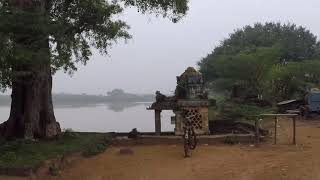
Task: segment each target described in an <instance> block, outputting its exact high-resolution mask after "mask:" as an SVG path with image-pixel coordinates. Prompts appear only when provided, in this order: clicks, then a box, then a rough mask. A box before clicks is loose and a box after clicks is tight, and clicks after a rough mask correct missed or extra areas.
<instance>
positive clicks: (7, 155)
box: [0, 132, 111, 167]
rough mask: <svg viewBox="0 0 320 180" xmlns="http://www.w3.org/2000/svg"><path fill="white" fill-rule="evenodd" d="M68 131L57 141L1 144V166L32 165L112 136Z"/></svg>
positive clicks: (99, 142)
mask: <svg viewBox="0 0 320 180" xmlns="http://www.w3.org/2000/svg"><path fill="white" fill-rule="evenodd" d="M72 133H73V134H72V135H70V134H69V133H66V134H64V135H62V137H60V138H59V139H58V140H56V141H44V140H43V141H34V140H23V139H21V140H20V139H19V140H15V141H8V142H3V144H1V146H0V166H4V167H7V166H10V167H22V166H23V167H30V166H34V165H37V164H39V163H41V162H43V161H45V160H47V159H50V158H54V157H57V156H61V155H64V154H67V153H70V152H76V151H80V152H81V151H82V152H84V151H87V149H88V147H91V146H95V145H97V146H100V145H99V144H101V143H104V142H106V140H108V139H110V138H111V137H110V136H108V135H106V134H102V133H76V134H77V135H76V136H74V134H75V132H72Z"/></svg>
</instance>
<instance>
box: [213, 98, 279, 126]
mask: <svg viewBox="0 0 320 180" xmlns="http://www.w3.org/2000/svg"><path fill="white" fill-rule="evenodd" d="M275 111H276V110H275V109H274V108H272V107H258V106H256V105H254V104H241V103H236V102H233V101H230V100H229V101H225V102H223V103H221V104H219V105H218V106H217V107H209V119H210V120H211V121H214V120H237V121H251V120H254V119H256V118H257V116H258V115H259V114H264V113H274V112H275Z"/></svg>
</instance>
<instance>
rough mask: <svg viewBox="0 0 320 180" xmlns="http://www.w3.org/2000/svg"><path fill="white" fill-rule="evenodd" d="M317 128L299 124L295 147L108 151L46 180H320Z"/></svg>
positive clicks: (176, 147) (165, 147)
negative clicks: (189, 154)
mask: <svg viewBox="0 0 320 180" xmlns="http://www.w3.org/2000/svg"><path fill="white" fill-rule="evenodd" d="M319 126H320V123H313V124H312V125H310V123H308V124H307V125H306V124H305V123H299V127H298V133H299V134H298V139H297V140H298V145H297V146H292V145H290V146H288V145H276V146H274V145H263V146H261V147H259V148H255V147H251V146H248V145H234V146H229V145H220V146H199V147H198V149H197V150H196V151H195V152H194V153H193V155H192V158H187V159H185V158H183V150H182V146H180V145H178V146H164V145H161V146H136V147H130V148H132V149H133V151H134V154H133V155H119V154H118V152H119V147H111V148H109V149H108V150H107V151H106V152H105V153H103V154H101V155H98V156H96V157H93V158H90V159H83V160H81V161H80V162H79V163H76V164H74V165H73V166H72V167H70V168H67V169H66V170H64V171H63V172H62V173H61V174H60V175H59V176H58V177H51V178H49V180H73V179H74V180H127V179H128V180H180V179H181V180H182V179H183V180H221V179H223V180H286V179H288V180H320V155H319V153H320V128H319ZM0 179H1V178H0Z"/></svg>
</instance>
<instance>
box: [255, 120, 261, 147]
mask: <svg viewBox="0 0 320 180" xmlns="http://www.w3.org/2000/svg"><path fill="white" fill-rule="evenodd" d="M255 128H256V146H259V144H260V131H259V118H258V119H256V120H255Z"/></svg>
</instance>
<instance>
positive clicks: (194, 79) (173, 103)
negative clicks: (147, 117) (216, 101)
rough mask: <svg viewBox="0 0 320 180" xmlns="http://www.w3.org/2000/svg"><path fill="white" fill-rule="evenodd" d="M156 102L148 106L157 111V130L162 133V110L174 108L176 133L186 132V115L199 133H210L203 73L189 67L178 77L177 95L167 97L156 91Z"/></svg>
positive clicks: (207, 101)
mask: <svg viewBox="0 0 320 180" xmlns="http://www.w3.org/2000/svg"><path fill="white" fill-rule="evenodd" d="M156 95H157V97H156V102H155V103H153V104H152V105H151V107H149V108H148V110H154V111H155V131H156V134H157V135H160V134H161V111H163V110H172V111H173V112H174V114H175V116H174V117H173V118H174V119H175V129H174V131H175V134H176V135H182V134H183V133H184V121H185V117H186V116H188V117H191V120H192V121H191V122H192V126H193V127H194V130H195V132H196V133H197V134H209V133H210V132H209V117H208V108H209V100H208V95H207V92H206V91H205V88H204V79H203V76H202V75H201V73H199V72H198V71H196V70H195V69H194V68H193V67H189V68H187V69H186V70H185V72H184V73H182V74H181V75H180V76H178V77H177V87H176V90H175V95H174V96H172V97H166V96H164V95H163V94H161V93H160V92H159V91H157V92H156Z"/></svg>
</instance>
